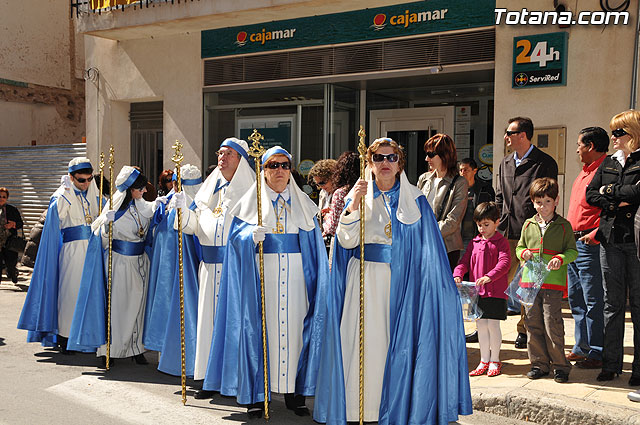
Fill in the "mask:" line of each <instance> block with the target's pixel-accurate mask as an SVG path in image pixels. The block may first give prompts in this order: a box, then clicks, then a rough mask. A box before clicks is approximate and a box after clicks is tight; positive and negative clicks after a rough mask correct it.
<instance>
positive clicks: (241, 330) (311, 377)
mask: <svg viewBox="0 0 640 425" xmlns="http://www.w3.org/2000/svg"><path fill="white" fill-rule="evenodd" d="M314 222H315V228H314V229H312V230H310V231H308V232H306V231H303V230H299V234H298V236H299V240H300V251H301V253H302V255H301V257H302V264H303V269H304V279H305V283H306V289H307V297H308V301H309V308H308V312H307V315H306V317H305V319H304V328H303V333H302V340H303V348H302V352H301V353H300V358H299V362H298V370H297V373H296V388H295V393H296V394H302V395H306V396H312V395H313V394H314V393H315V390H316V379H317V371H318V362H319V361H320V349H321V347H322V339H323V334H324V327H325V311H326V308H325V304H326V296H327V291H328V282H329V264H328V262H327V258H326V249H325V247H324V242H323V240H322V235H321V232H320V228H319V227H318V223H317V221H316V220H315V219H314ZM253 228H254V226H253V225H250V224H248V223H246V222H244V221H242V220H240V219H239V218H234V219H233V222H232V223H231V227H230V230H229V239H228V242H227V249H226V253H225V259H224V265H223V267H222V279H221V282H220V292H219V294H220V295H219V299H218V308H217V310H216V317H215V326H214V330H213V340H212V343H211V352H210V355H209V364H208V367H207V373H206V376H205V379H204V384H203V388H204V389H205V390H215V391H220V393H221V394H223V395H226V396H235V397H236V399H237V401H238V403H240V404H253V403H258V402H262V401H264V398H265V393H264V374H263V373H264V372H263V371H264V369H263V347H262V319H261V314H262V313H261V301H260V276H259V271H258V265H257V263H256V246H255V244H254V242H253V237H252V230H253ZM267 360H268V359H267Z"/></svg>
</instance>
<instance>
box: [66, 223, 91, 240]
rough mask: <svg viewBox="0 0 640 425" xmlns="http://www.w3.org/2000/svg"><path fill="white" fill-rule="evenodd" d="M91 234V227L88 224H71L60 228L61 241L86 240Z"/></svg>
mask: <svg viewBox="0 0 640 425" xmlns="http://www.w3.org/2000/svg"><path fill="white" fill-rule="evenodd" d="M90 236H91V227H89V226H84V225H80V226H73V227H67V228H66V229H62V243H67V242H73V241H88V240H89V237H90Z"/></svg>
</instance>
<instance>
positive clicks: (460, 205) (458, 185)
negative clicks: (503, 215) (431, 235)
mask: <svg viewBox="0 0 640 425" xmlns="http://www.w3.org/2000/svg"><path fill="white" fill-rule="evenodd" d="M424 151H425V153H426V155H427V156H426V157H425V161H427V162H428V163H429V169H430V171H428V172H426V173H424V174H423V175H421V176H420V178H419V179H418V189H420V190H422V192H423V193H424V196H426V197H427V201H429V205H431V208H432V209H433V213H434V214H435V215H436V220H437V221H438V227H440V233H441V234H442V238H443V239H444V245H445V247H446V248H447V257H448V258H449V264H450V266H451V271H453V269H454V268H455V267H456V265H457V264H458V259H459V258H460V250H462V249H463V248H464V245H463V244H462V235H461V233H460V229H461V226H462V219H463V218H464V213H465V211H466V209H467V192H468V191H469V184H468V183H467V180H466V179H464V178H462V177H460V175H459V174H458V159H457V155H456V146H455V145H454V143H453V139H452V138H451V137H450V136H448V135H446V134H436V135H435V136H433V137H431V138H430V139H429V140H427V141H426V143H425V144H424Z"/></svg>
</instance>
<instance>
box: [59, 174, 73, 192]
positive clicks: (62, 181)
mask: <svg viewBox="0 0 640 425" xmlns="http://www.w3.org/2000/svg"><path fill="white" fill-rule="evenodd" d="M60 184H62V185H64V187H65V188H66V189H73V183H71V177H69V174H65V175H64V176H62V177H61V178H60Z"/></svg>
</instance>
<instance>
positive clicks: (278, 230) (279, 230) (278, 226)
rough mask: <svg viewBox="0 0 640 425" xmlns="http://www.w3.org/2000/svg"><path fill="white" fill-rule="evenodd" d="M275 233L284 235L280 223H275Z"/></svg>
mask: <svg viewBox="0 0 640 425" xmlns="http://www.w3.org/2000/svg"><path fill="white" fill-rule="evenodd" d="M276 233H284V226H283V225H282V223H280V222H277V223H276Z"/></svg>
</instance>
